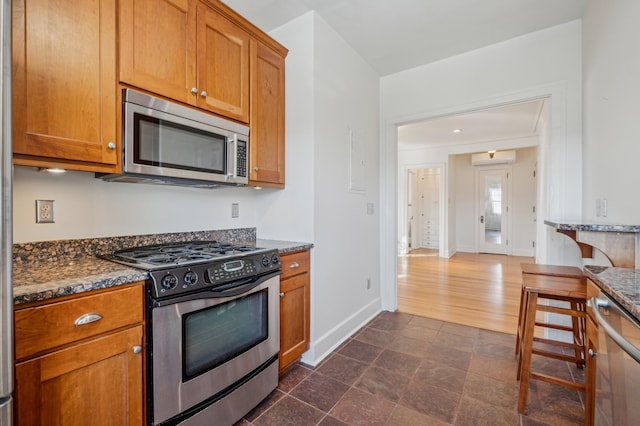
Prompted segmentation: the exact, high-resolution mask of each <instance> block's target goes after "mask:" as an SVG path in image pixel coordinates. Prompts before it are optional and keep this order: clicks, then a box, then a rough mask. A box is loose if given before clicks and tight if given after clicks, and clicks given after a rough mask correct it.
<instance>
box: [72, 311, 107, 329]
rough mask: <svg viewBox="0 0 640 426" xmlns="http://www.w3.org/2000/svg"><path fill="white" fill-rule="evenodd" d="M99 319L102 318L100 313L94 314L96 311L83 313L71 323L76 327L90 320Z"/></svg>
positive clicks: (90, 321)
mask: <svg viewBox="0 0 640 426" xmlns="http://www.w3.org/2000/svg"><path fill="white" fill-rule="evenodd" d="M101 319H102V315H100V314H96V313H90V314H84V315H80V316H79V317H78V318H76V320H75V321H74V322H73V324H74V325H75V326H76V327H79V326H81V325H84V324H90V323H92V322H96V321H100V320H101Z"/></svg>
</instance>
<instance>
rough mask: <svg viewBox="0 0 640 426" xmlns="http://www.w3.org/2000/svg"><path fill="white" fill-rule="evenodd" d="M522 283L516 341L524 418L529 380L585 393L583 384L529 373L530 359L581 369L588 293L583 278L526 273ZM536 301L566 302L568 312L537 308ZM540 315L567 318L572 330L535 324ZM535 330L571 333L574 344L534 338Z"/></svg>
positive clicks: (567, 327)
mask: <svg viewBox="0 0 640 426" xmlns="http://www.w3.org/2000/svg"><path fill="white" fill-rule="evenodd" d="M522 281H523V290H524V295H523V303H524V311H523V315H522V330H521V335H520V337H519V338H520V343H519V348H520V353H519V362H518V364H519V365H518V370H519V377H520V393H519V395H518V412H519V413H521V414H524V412H525V411H526V406H527V397H528V392H529V380H530V379H535V380H542V381H545V382H548V383H552V384H556V385H561V386H565V387H567V388H570V389H574V390H579V391H583V392H584V391H585V384H584V383H575V382H573V381H570V380H566V379H562V378H559V377H553V376H551V375H548V374H543V373H540V372H534V371H531V360H532V356H533V355H539V356H544V357H548V358H553V359H557V360H562V361H571V362H575V363H576V365H577V366H580V367H581V366H583V365H584V362H585V359H584V342H585V334H584V333H585V329H584V323H585V318H586V312H585V304H586V298H587V289H586V280H585V278H584V277H581V278H576V277H565V276H552V275H537V274H528V273H525V274H523V275H522ZM538 299H551V300H557V301H564V302H568V303H569V308H565V307H556V306H549V305H543V304H539V303H538ZM539 311H540V312H549V313H554V314H560V315H570V316H571V318H572V326H571V327H569V326H562V325H557V324H550V323H546V322H539V321H536V313H537V312H539ZM574 319H575V320H574ZM536 326H539V327H546V328H552V329H556V330H563V331H569V332H572V333H573V336H574V342H573V343H569V342H565V341H561V340H554V339H549V338H540V337H535V336H534V331H535V327H536ZM534 342H539V343H542V344H545V345H551V346H553V347H558V348H569V349H573V351H574V354H573V355H566V354H564V353H561V352H555V351H552V350H548V349H546V348H539V347H536V346H534Z"/></svg>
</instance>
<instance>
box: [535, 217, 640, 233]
mask: <svg viewBox="0 0 640 426" xmlns="http://www.w3.org/2000/svg"><path fill="white" fill-rule="evenodd" d="M544 223H545V225H549V226H552V227H554V228H556V229H557V230H560V231H596V232H640V225H612V224H607V223H592V224H586V223H577V222H564V221H554V220H545V221H544Z"/></svg>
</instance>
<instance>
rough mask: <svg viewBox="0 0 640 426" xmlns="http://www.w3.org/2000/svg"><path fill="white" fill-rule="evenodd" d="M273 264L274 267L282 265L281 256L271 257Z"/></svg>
mask: <svg viewBox="0 0 640 426" xmlns="http://www.w3.org/2000/svg"><path fill="white" fill-rule="evenodd" d="M271 263H273V264H274V265H277V264H278V263H280V256H278V255H277V254H274V255H273V256H271Z"/></svg>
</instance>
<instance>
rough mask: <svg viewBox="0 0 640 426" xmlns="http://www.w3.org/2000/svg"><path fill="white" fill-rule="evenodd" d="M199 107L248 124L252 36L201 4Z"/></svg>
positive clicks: (199, 20)
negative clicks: (250, 45)
mask: <svg viewBox="0 0 640 426" xmlns="http://www.w3.org/2000/svg"><path fill="white" fill-rule="evenodd" d="M197 44H198V49H197V50H198V90H199V93H198V106H199V107H201V108H204V109H207V110H209V111H212V112H215V113H218V114H221V115H224V116H226V117H229V118H233V119H236V120H238V121H242V122H244V123H248V122H249V34H248V33H246V32H245V31H244V30H243V29H242V28H240V27H239V26H237V25H236V24H234V23H233V22H231V21H229V20H228V19H227V18H225V17H224V16H223V15H221V14H220V13H218V12H217V11H215V10H213V9H211V8H209V7H208V6H206V5H205V4H202V3H199V4H198V43H197Z"/></svg>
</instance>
